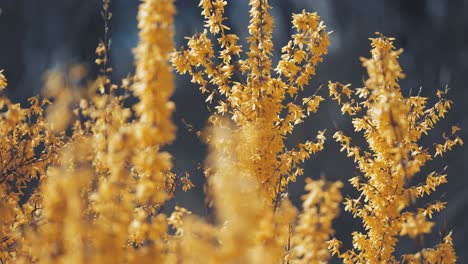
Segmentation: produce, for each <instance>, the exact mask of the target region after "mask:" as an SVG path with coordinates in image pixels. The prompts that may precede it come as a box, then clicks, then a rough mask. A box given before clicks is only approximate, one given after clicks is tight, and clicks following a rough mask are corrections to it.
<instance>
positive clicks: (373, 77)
mask: <svg viewBox="0 0 468 264" xmlns="http://www.w3.org/2000/svg"><path fill="white" fill-rule="evenodd" d="M371 42H372V43H371V44H372V52H371V53H372V57H371V58H370V59H362V62H363V66H364V67H365V68H366V69H367V73H368V76H369V78H368V79H367V80H366V81H365V83H364V87H363V88H358V89H356V90H354V91H353V90H351V89H350V88H349V86H350V85H343V84H340V83H330V84H329V90H330V95H331V97H332V98H333V99H334V100H336V101H338V103H339V104H340V105H341V107H342V108H341V110H342V112H343V113H348V114H349V115H350V116H352V117H353V125H354V128H355V130H356V131H358V132H360V131H362V132H363V133H364V137H365V139H366V141H367V144H368V150H364V149H362V148H360V147H358V146H356V145H353V144H352V142H351V138H350V137H348V136H346V135H344V134H343V133H342V132H337V133H335V135H334V138H335V139H336V141H337V142H338V143H340V144H341V146H342V149H341V150H342V151H346V152H347V154H348V156H349V157H353V158H354V161H355V162H356V163H357V167H358V168H359V170H360V171H361V173H362V176H356V177H353V178H351V179H350V180H349V181H350V183H351V184H352V185H353V186H354V187H355V188H356V189H357V190H358V191H359V192H360V193H361V195H360V196H359V197H358V198H354V199H352V198H348V199H346V201H345V205H346V207H345V210H346V211H349V212H351V213H352V215H353V216H354V217H359V218H361V219H362V221H363V224H364V228H365V232H364V233H361V232H354V233H353V246H354V249H353V250H348V251H346V252H344V253H340V251H339V249H338V247H339V245H340V242H339V241H337V240H335V239H334V240H332V241H330V244H329V245H330V248H331V250H332V252H334V254H336V255H338V256H339V257H340V258H341V259H343V261H344V263H383V262H386V263H389V262H390V263H393V262H396V257H395V256H394V255H393V253H394V251H395V245H396V243H397V242H398V237H400V236H405V235H408V236H409V237H411V238H413V239H415V238H417V239H420V238H422V236H423V235H424V234H427V233H430V232H431V230H432V227H433V225H434V223H433V222H431V221H430V219H431V218H432V214H433V213H434V212H439V211H441V210H442V209H443V208H444V207H445V203H443V202H439V201H436V202H435V203H433V204H429V205H427V206H426V207H423V208H416V209H415V206H416V205H415V200H416V199H417V198H421V197H423V196H426V195H428V194H430V193H432V192H434V191H435V190H436V188H437V187H438V186H439V185H441V184H443V183H445V182H447V180H446V175H445V174H443V173H436V172H433V173H431V174H429V175H428V176H427V177H426V178H425V181H424V182H422V183H419V184H414V182H413V181H412V179H413V178H414V176H415V175H416V174H418V173H419V172H420V171H421V168H422V167H423V166H424V165H425V164H426V163H427V162H428V161H429V160H431V159H432V158H433V157H435V156H437V155H440V154H442V153H444V152H446V151H448V150H450V149H452V147H453V146H454V145H462V144H463V142H462V140H461V139H460V138H459V137H458V136H457V135H456V132H457V130H458V128H457V127H453V128H452V133H451V134H450V136H444V143H442V144H437V145H436V147H435V150H433V149H431V148H427V147H424V146H421V145H420V144H419V142H418V141H419V140H420V138H421V136H422V135H423V134H427V132H428V131H429V130H430V129H431V128H433V127H434V124H435V123H437V121H439V120H440V119H441V118H443V117H444V115H445V113H446V112H447V110H448V109H449V108H450V106H451V101H450V100H448V99H446V98H445V97H443V95H445V93H446V92H442V91H440V92H438V97H439V101H438V102H437V103H436V104H435V105H434V106H433V107H432V108H428V109H427V107H426V102H427V98H423V97H421V96H419V95H417V96H410V97H409V98H406V97H404V96H403V95H402V93H401V89H400V86H399V85H398V79H400V78H403V77H404V75H403V72H402V69H401V67H400V64H399V63H398V56H399V55H400V54H401V52H402V51H401V50H395V48H394V46H393V39H392V38H386V37H383V36H378V37H376V38H372V39H371ZM449 253H450V254H449ZM416 255H417V256H416ZM416 255H407V256H405V257H404V259H406V260H412V261H414V260H415V259H416V258H418V259H419V261H420V262H424V263H425V262H428V263H455V260H456V257H455V254H454V253H453V245H452V243H451V238H450V235H449V236H448V237H446V238H445V242H443V243H442V244H439V245H438V246H437V247H436V249H424V250H423V251H421V252H418V253H416ZM435 260H437V261H435ZM439 260H440V261H439ZM420 262H415V263H420ZM411 263H413V262H411Z"/></svg>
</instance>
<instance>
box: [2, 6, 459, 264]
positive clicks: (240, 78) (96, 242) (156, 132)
mask: <svg viewBox="0 0 468 264" xmlns="http://www.w3.org/2000/svg"><path fill="white" fill-rule="evenodd" d="M226 5H227V2H226V1H222V0H201V1H200V7H201V9H202V15H203V17H204V18H205V26H206V28H207V29H206V30H205V31H203V32H202V33H198V34H195V35H194V36H192V37H190V38H188V42H187V46H186V47H182V48H180V49H179V50H175V47H174V43H173V40H172V39H173V36H174V14H175V11H176V10H175V6H174V0H143V1H142V2H141V3H140V8H139V12H138V28H139V30H140V34H139V37H140V42H139V44H138V46H137V47H136V49H135V66H136V71H135V74H134V75H133V76H129V77H127V78H126V79H124V80H123V81H122V84H121V85H117V84H114V83H112V81H111V79H110V77H109V75H110V73H111V72H112V68H111V67H110V62H109V57H108V52H109V49H110V48H111V42H110V39H109V35H108V34H109V26H108V22H109V20H110V19H111V17H112V13H111V12H110V0H103V6H102V10H101V14H102V17H103V20H104V24H105V37H104V39H103V40H102V41H101V42H100V43H99V44H98V47H97V49H96V55H97V59H96V64H97V66H98V68H99V72H100V76H99V77H98V78H97V79H96V80H95V81H93V82H91V83H90V84H89V85H87V86H86V87H79V85H80V84H81V83H84V82H83V81H82V80H83V79H84V78H85V76H86V74H85V70H84V69H83V67H81V66H73V67H70V70H69V71H68V72H67V73H66V74H62V73H50V74H48V75H47V82H46V89H45V95H46V96H47V97H48V98H49V99H39V98H38V97H34V98H31V99H30V100H29V106H28V107H21V106H20V105H19V104H14V103H12V102H11V101H10V100H9V99H8V98H7V97H5V96H4V95H3V90H4V89H5V87H6V85H7V81H6V78H5V76H4V75H3V73H2V72H0V125H1V126H0V133H1V137H0V146H1V149H2V151H1V152H0V166H1V167H0V189H1V195H2V200H1V201H0V213H1V215H2V221H1V222H0V226H1V229H0V238H1V241H0V260H1V263H115V262H119V263H326V262H328V261H329V260H330V255H331V254H333V255H336V256H338V258H340V259H342V260H343V262H344V263H396V262H398V261H400V260H399V259H400V258H399V257H397V256H394V251H395V245H396V243H397V242H398V238H399V237H401V236H406V235H407V236H409V237H410V238H412V239H416V240H418V241H422V236H423V235H424V234H427V233H429V232H431V230H432V227H433V225H434V223H433V222H431V221H430V219H431V218H432V215H433V213H435V212H439V211H441V210H442V209H443V208H444V207H445V203H443V202H439V201H436V202H434V203H431V204H428V205H427V206H426V207H423V208H414V207H415V200H416V199H417V198H420V197H423V196H425V195H428V194H430V193H431V192H433V191H434V190H435V189H436V188H437V187H438V186H439V185H440V184H443V183H445V182H446V181H447V178H446V175H445V174H443V172H440V173H437V172H434V173H431V174H430V175H428V176H427V177H426V180H425V182H423V183H420V184H417V185H414V184H413V182H412V181H411V179H412V178H413V177H414V176H415V175H416V174H417V173H419V172H420V168H421V167H422V166H424V165H425V164H426V162H427V161H429V160H431V159H432V158H433V157H436V156H439V155H440V156H441V155H442V154H443V153H445V152H446V151H449V150H451V149H452V148H453V147H454V146H455V145H462V144H463V142H462V140H461V139H460V138H459V137H458V136H457V135H456V133H457V131H458V130H459V128H458V127H456V126H454V127H452V131H451V134H450V135H449V136H444V141H443V142H441V143H439V144H435V149H434V150H431V149H429V148H424V147H422V146H420V145H419V144H418V141H419V140H420V138H421V136H422V135H423V134H427V132H428V131H429V130H430V129H431V128H433V127H434V125H435V123H437V122H438V121H439V120H440V119H442V118H443V117H444V115H445V113H446V112H447V111H448V109H449V108H450V106H451V101H449V100H448V99H445V97H444V96H445V94H446V91H440V92H438V93H437V96H438V98H439V101H438V102H437V103H436V104H435V105H434V106H433V107H431V108H426V101H427V99H426V98H423V97H421V96H419V95H417V96H411V97H409V98H405V97H403V95H402V94H401V91H400V88H399V85H398V82H397V81H398V79H399V78H402V77H403V73H402V71H401V68H400V66H399V63H398V60H397V58H398V56H399V54H400V53H401V51H399V50H395V49H394V47H393V39H390V38H385V37H383V36H378V37H377V38H374V39H372V58H370V59H364V60H363V65H364V66H365V67H366V69H367V71H368V75H369V79H368V80H366V82H365V84H364V87H363V88H358V89H355V90H352V89H350V85H343V84H339V83H330V84H329V89H330V95H331V97H332V98H333V99H334V100H336V101H337V102H338V103H339V104H340V105H341V107H342V112H343V114H348V115H350V116H352V117H353V124H354V126H355V129H356V131H363V132H364V136H365V139H366V141H367V143H368V148H367V149H364V148H360V147H358V146H356V145H353V144H352V143H351V138H350V137H347V136H345V135H344V134H343V133H342V132H336V133H335V135H334V136H333V137H334V138H335V139H336V140H337V141H338V142H339V143H340V144H341V145H342V151H346V152H347V154H348V156H349V157H353V158H354V160H355V162H356V163H357V165H358V168H359V170H360V171H361V173H362V176H356V177H354V178H352V179H350V183H351V184H352V185H353V186H354V187H355V188H356V189H357V190H358V191H359V192H360V193H361V195H360V196H359V197H358V198H355V199H352V198H347V199H346V200H345V202H344V204H345V210H346V211H349V212H351V213H352V214H353V216H354V217H357V218H360V219H362V221H363V223H364V228H365V231H364V232H363V233H360V232H354V233H353V247H354V249H350V250H347V251H341V249H340V245H341V242H340V241H339V240H337V239H335V238H332V237H333V235H334V229H333V220H334V219H335V218H336V217H337V216H338V215H339V212H340V203H341V201H342V193H341V189H342V187H343V183H341V182H328V181H326V180H325V179H323V178H322V179H320V180H312V179H310V178H307V179H306V185H305V190H306V194H305V195H303V197H302V208H301V209H300V210H298V209H296V208H295V207H294V206H293V205H292V204H291V202H290V201H289V198H288V188H287V187H288V185H289V183H291V182H294V181H295V180H296V178H297V176H301V175H303V174H304V173H303V168H302V167H301V166H302V163H303V162H304V161H305V160H307V159H309V158H310V156H311V155H312V154H316V153H318V152H319V151H321V150H322V149H323V148H324V142H325V133H324V131H319V132H318V133H317V135H316V136H315V139H314V140H310V141H306V142H304V143H300V144H297V145H295V146H293V147H292V148H288V147H287V144H286V140H287V138H288V137H289V136H290V135H291V134H292V132H293V130H294V128H295V127H296V126H297V125H298V124H300V123H302V122H303V121H304V120H305V118H307V117H308V116H309V115H310V114H311V113H316V112H317V111H318V108H319V104H320V102H321V101H323V100H324V98H322V97H321V96H319V95H317V93H315V94H314V95H313V96H310V97H304V96H302V92H303V90H304V89H305V87H306V86H307V84H308V83H309V81H310V79H311V78H312V77H313V76H314V75H315V69H316V67H317V66H318V64H319V63H320V62H321V61H322V59H323V56H324V55H325V54H326V53H327V48H328V46H329V44H330V43H329V38H328V32H327V31H326V27H325V25H324V24H323V22H321V21H320V17H319V16H318V15H317V14H316V13H309V12H306V11H303V12H302V13H299V14H293V15H292V25H293V28H294V31H295V32H294V34H293V35H292V36H291V40H290V41H289V42H288V44H287V45H286V46H285V47H283V48H282V49H281V52H282V55H281V58H280V60H279V62H278V63H277V65H276V66H273V63H272V53H273V42H272V28H273V18H272V16H271V14H270V13H269V10H270V9H271V7H270V5H269V4H268V1H267V0H251V1H249V6H250V23H249V27H248V32H249V36H248V37H247V43H248V45H249V47H248V49H243V48H242V47H241V45H239V44H238V41H239V37H238V36H237V35H235V34H232V33H230V32H229V28H228V27H227V26H226V25H225V23H224V21H225V20H226V19H227V18H226V17H224V8H225V6H226ZM171 63H172V66H173V67H174V68H175V70H176V71H177V72H179V73H181V74H189V75H190V76H191V77H192V82H193V83H196V84H198V85H199V86H200V90H201V92H202V93H205V94H207V99H206V102H207V103H209V104H214V105H215V109H216V112H215V113H213V114H212V116H211V117H210V118H209V127H208V128H207V129H206V131H205V132H204V133H203V134H204V135H205V136H204V139H205V142H206V143H207V144H208V146H209V150H210V151H209V155H208V157H207V159H206V164H205V175H206V181H207V186H208V188H207V193H206V195H207V197H208V198H209V199H210V201H211V203H212V204H213V205H214V209H215V216H214V219H204V218H202V217H199V216H196V215H194V214H192V213H191V212H190V211H189V210H188V209H186V208H183V207H179V206H176V207H175V208H174V210H173V212H172V214H171V215H169V216H167V215H165V214H164V213H162V211H163V209H164V206H166V205H167V204H168V203H167V202H168V201H170V200H171V199H173V197H174V193H175V189H176V188H178V187H179V188H182V189H183V190H184V191H189V190H190V189H191V188H192V187H193V183H192V182H191V181H190V178H189V177H188V176H183V177H176V175H175V174H174V173H172V172H171V170H172V162H173V159H174V158H177V157H172V155H171V154H170V153H168V152H167V151H164V147H165V146H166V145H168V144H170V143H171V142H173V141H174V139H175V131H176V127H175V125H174V123H173V122H172V118H171V115H172V113H173V112H174V110H175V104H174V103H173V102H172V101H170V97H171V95H172V93H173V91H174V84H173V80H174V76H173V73H172V69H171ZM129 99H132V100H129ZM131 101H136V103H133V104H132V103H130V102H131ZM45 108H47V109H46V115H44V109H45ZM35 185H38V186H37V187H36V186H35ZM25 189H32V190H33V191H32V194H26V193H23V192H24V190H25ZM401 261H402V262H407V263H455V261H456V255H455V251H454V249H453V244H452V240H451V233H450V234H448V235H447V236H445V237H444V238H443V241H442V242H441V243H440V244H438V245H436V246H435V247H433V248H425V249H422V250H421V251H419V252H416V253H415V254H411V255H404V256H402V257H401Z"/></svg>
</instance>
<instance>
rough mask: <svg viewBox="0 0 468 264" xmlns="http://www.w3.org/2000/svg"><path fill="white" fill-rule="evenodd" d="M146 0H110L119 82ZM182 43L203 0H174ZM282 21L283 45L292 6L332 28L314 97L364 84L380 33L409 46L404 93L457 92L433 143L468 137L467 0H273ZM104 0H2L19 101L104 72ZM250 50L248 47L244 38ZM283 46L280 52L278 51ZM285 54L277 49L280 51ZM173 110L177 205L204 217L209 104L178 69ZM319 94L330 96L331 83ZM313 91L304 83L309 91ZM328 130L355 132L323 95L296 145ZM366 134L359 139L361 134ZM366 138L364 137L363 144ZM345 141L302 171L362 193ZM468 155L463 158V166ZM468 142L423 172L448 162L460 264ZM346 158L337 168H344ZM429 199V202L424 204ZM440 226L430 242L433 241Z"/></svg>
mask: <svg viewBox="0 0 468 264" xmlns="http://www.w3.org/2000/svg"><path fill="white" fill-rule="evenodd" d="M138 2H139V1H136V0H135V1H129V0H113V3H112V9H113V13H114V16H113V19H112V22H111V25H110V26H111V29H110V32H111V33H110V34H111V38H112V50H111V54H110V56H111V66H112V67H113V68H114V72H113V74H112V78H113V79H114V80H115V81H117V82H119V80H120V79H121V78H123V77H125V76H126V75H127V74H128V73H130V72H133V71H134V65H133V54H132V49H133V48H134V47H135V46H136V44H137V42H138V35H137V34H138V32H137V27H136V13H137V6H138ZM247 4H248V1H247V0H236V1H231V3H230V4H229V5H228V6H227V13H226V16H227V17H229V18H230V20H229V21H228V22H227V23H228V24H229V26H230V27H231V28H232V30H233V32H234V33H236V34H237V35H239V36H240V38H241V39H245V36H246V34H247V30H246V28H247V23H248V21H249V19H248V12H247V10H248V9H247ZM176 5H177V16H176V21H175V23H176V39H175V41H176V47H180V46H181V45H182V44H183V43H184V40H183V37H184V36H190V35H193V34H194V33H196V32H200V31H202V30H203V24H202V17H201V16H200V9H199V8H198V7H197V5H198V1H189V0H180V1H176ZM271 5H272V6H273V9H272V14H273V16H274V19H275V26H274V43H275V46H276V47H281V46H284V44H286V42H287V40H288V39H289V38H288V36H289V35H290V34H291V27H290V17H291V13H293V12H300V11H301V10H302V9H306V10H307V11H310V12H318V13H319V15H320V16H321V18H322V19H323V20H324V22H325V24H326V25H327V28H328V29H329V30H333V31H334V32H333V33H332V34H331V46H330V48H329V54H328V55H326V56H325V57H324V62H323V63H321V64H320V65H319V66H318V68H317V76H316V77H314V78H313V79H312V83H311V85H310V86H311V87H312V88H314V89H310V91H309V92H310V93H312V91H315V88H317V87H319V86H321V85H326V84H327V82H328V80H335V81H341V82H343V83H353V84H354V85H357V86H359V85H361V84H362V80H363V78H364V76H365V72H364V69H362V68H361V66H360V61H359V59H358V58H359V57H360V56H366V57H368V56H369V40H368V38H369V37H371V36H373V35H374V32H376V31H379V32H382V33H383V34H384V35H386V36H391V37H395V38H396V47H397V48H400V47H401V48H403V49H404V53H403V54H402V56H401V58H400V63H401V65H402V68H403V70H404V72H405V73H406V76H407V77H406V78H405V79H403V80H402V81H401V82H400V85H401V87H402V91H403V94H405V95H408V94H409V92H410V90H411V89H412V91H413V94H414V93H416V92H417V91H419V89H420V87H422V90H421V95H422V96H425V97H429V98H432V100H434V97H433V95H434V94H435V92H436V90H437V89H442V88H443V87H445V86H446V85H447V86H448V87H449V88H451V91H450V93H449V97H450V98H451V99H452V100H453V102H454V107H453V109H452V111H450V113H449V114H448V116H447V118H445V119H444V120H442V121H441V122H440V123H439V124H438V125H437V127H436V128H435V129H434V130H435V131H433V132H432V133H430V135H429V136H426V137H423V143H425V144H426V145H431V144H432V142H435V141H436V140H437V139H439V138H438V137H439V136H440V135H441V134H442V132H443V130H444V128H447V127H450V125H452V124H458V125H459V126H460V127H461V128H462V133H461V134H460V136H461V137H462V139H466V133H467V131H468V115H467V110H466V109H467V108H466V102H467V100H468V87H467V84H466V74H467V73H468V63H467V61H468V16H467V14H468V0H450V1H443V0H411V1H408V0H381V1H374V0H354V1H341V0H315V1H312V0H310V1H300V0H290V1H285V0H283V1H281V0H275V1H271ZM99 7H100V1H98V0H86V1H82V0H41V1H31V0H0V36H1V41H0V68H2V69H5V72H4V74H5V75H6V76H8V77H9V78H8V79H9V86H8V88H7V94H8V95H9V97H10V98H12V99H13V101H17V102H25V101H26V98H27V97H30V96H32V95H35V94H37V93H39V92H40V90H41V88H42V81H41V80H43V78H42V76H43V75H44V73H45V71H46V70H50V69H63V68H64V67H66V66H67V65H70V64H73V63H83V64H85V65H88V66H89V69H90V71H91V75H93V72H94V73H96V72H97V69H96V67H95V66H94V65H93V62H94V58H95V53H94V50H95V47H96V45H97V43H98V40H99V39H100V38H102V36H103V32H102V29H103V26H102V22H101V18H100V16H99ZM242 44H243V46H244V47H246V45H245V43H242ZM276 52H279V49H276ZM275 55H276V59H275V61H274V63H276V61H277V60H278V55H279V54H275ZM176 87H177V89H176V92H175V95H174V98H173V99H174V101H175V103H176V105H177V110H176V113H175V115H174V121H175V122H176V124H177V126H178V127H179V129H178V135H177V140H176V142H175V144H173V145H172V146H171V147H170V151H171V153H173V155H174V156H175V157H177V159H176V160H175V162H176V164H175V169H174V171H175V173H178V174H180V173H182V172H185V171H189V172H190V173H191V174H192V177H193V181H194V183H195V185H196V187H197V188H196V189H195V190H192V191H189V192H187V193H180V194H179V193H178V194H177V195H176V197H179V198H178V199H177V200H176V201H174V203H177V204H180V205H182V206H185V207H187V208H189V209H190V210H192V211H193V212H194V213H197V214H200V215H203V214H205V213H206V212H205V209H204V205H203V199H204V197H203V189H202V188H203V179H204V177H203V175H202V172H201V171H200V170H198V169H197V166H198V164H199V163H202V162H203V160H204V158H205V154H206V147H205V146H203V144H201V143H200V141H199V140H198V139H197V137H196V135H195V132H196V131H197V130H200V129H203V127H204V126H205V124H206V119H207V117H208V114H209V113H210V110H209V109H207V108H206V105H205V103H204V100H205V99H204V96H203V95H201V94H200V93H199V91H198V89H197V87H195V86H194V85H192V84H190V79H189V77H187V76H182V77H181V76H180V75H177V79H176ZM321 94H322V96H324V97H325V98H326V99H328V95H327V92H326V89H322V91H321ZM306 95H307V88H306ZM319 129H320V130H322V129H328V130H327V131H328V133H327V137H328V138H331V135H332V134H331V133H332V132H333V131H335V130H336V129H340V130H343V131H344V132H345V133H347V134H348V135H353V133H355V132H353V131H352V130H353V129H352V126H351V122H350V120H349V118H348V117H346V116H342V115H341V114H340V111H339V107H338V106H337V105H336V104H335V103H333V102H331V100H326V101H325V102H324V104H323V105H322V106H321V108H320V109H319V112H318V114H317V115H313V116H312V117H311V118H309V119H308V120H307V121H306V122H305V123H304V124H301V125H300V126H299V127H298V129H297V130H296V132H295V133H294V137H293V139H292V141H293V142H290V143H291V144H294V143H297V142H300V141H303V140H304V139H308V138H311V137H312V135H313V132H314V131H317V130H319ZM355 138H362V137H355ZM360 143H363V142H360ZM339 149H340V147H339V146H338V144H337V143H335V142H333V141H332V140H328V141H327V142H326V146H325V150H324V151H322V152H321V153H319V154H318V155H316V156H313V157H312V159H311V160H310V161H308V162H307V164H306V166H305V167H306V170H305V175H308V176H310V177H314V178H319V177H320V176H321V175H323V176H326V177H327V178H328V179H329V180H336V179H343V180H344V181H345V182H346V184H345V187H344V189H343V193H344V194H349V195H350V196H355V194H356V193H355V191H354V189H353V188H352V187H351V186H350V184H349V183H348V182H347V180H348V179H349V178H351V177H353V176H354V172H355V171H356V170H355V166H354V164H353V163H352V160H351V159H347V158H346V157H345V154H344V153H340V152H339ZM464 161H465V162H464ZM467 161H468V148H466V147H465V148H456V149H455V150H454V151H452V152H450V153H447V154H446V155H445V156H444V158H443V159H436V160H435V161H434V162H432V163H430V165H429V166H427V167H426V168H425V169H424V171H425V172H430V171H433V170H441V169H442V168H443V167H444V166H445V165H447V166H448V169H447V173H448V175H449V176H448V184H445V185H443V186H441V188H440V189H439V190H438V191H437V192H436V193H435V194H433V195H432V196H431V199H438V198H441V199H442V200H443V201H447V202H448V206H447V210H445V211H443V212H442V213H441V214H438V215H437V216H436V221H437V225H436V226H435V230H440V231H441V232H442V231H444V230H445V229H446V227H448V228H449V229H454V243H455V247H456V250H457V255H458V256H459V258H460V259H459V260H460V263H467V262H468V250H466V249H467V248H468V226H467V225H465V222H466V221H468V191H467V189H468V187H467V186H468V177H467V173H468V162H467ZM338 164H339V165H338ZM303 184H304V183H303V178H302V177H301V178H299V179H298V182H296V183H294V184H293V185H291V186H290V193H291V199H292V200H293V202H294V203H295V204H296V205H297V204H299V197H300V195H301V194H302V192H303ZM422 202H425V201H422ZM335 226H336V229H337V236H338V237H339V238H341V239H342V240H343V241H344V242H345V245H346V244H348V245H349V243H350V240H351V234H350V233H351V232H350V231H351V230H356V229H359V228H360V223H359V220H355V219H352V217H351V215H350V214H349V213H346V212H342V213H341V216H340V217H339V219H338V220H337V221H336V223H335ZM438 238H439V234H438V232H437V231H436V232H434V233H433V235H431V236H429V237H428V238H427V242H428V244H433V242H436V240H437V239H438ZM413 246H414V245H413V243H412V242H411V241H409V240H408V241H405V240H402V242H401V243H400V244H399V248H398V252H397V254H398V253H406V252H411V251H414V250H412V247H413Z"/></svg>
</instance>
